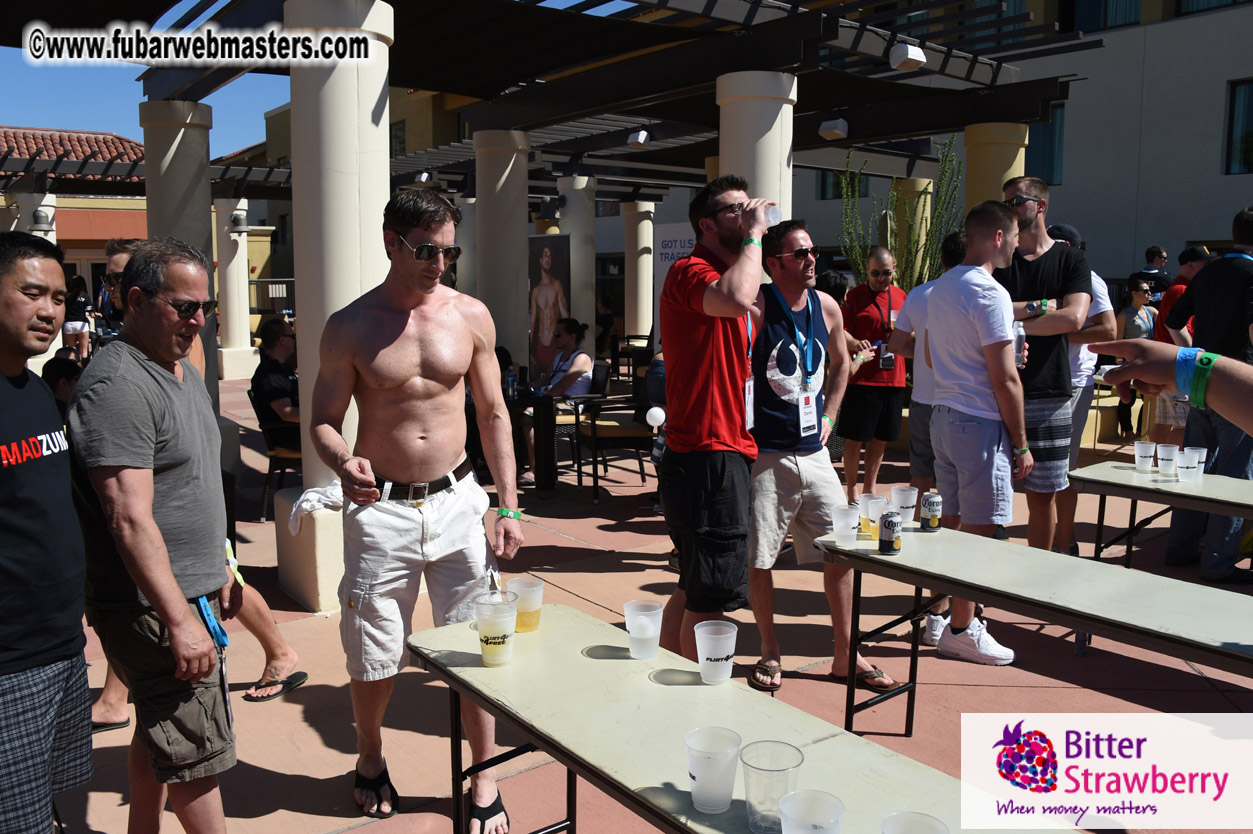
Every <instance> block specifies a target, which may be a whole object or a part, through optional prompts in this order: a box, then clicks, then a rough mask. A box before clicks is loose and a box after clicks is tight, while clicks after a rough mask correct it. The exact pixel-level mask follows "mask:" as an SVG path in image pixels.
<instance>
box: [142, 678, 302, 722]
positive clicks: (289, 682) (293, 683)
mask: <svg viewBox="0 0 1253 834" xmlns="http://www.w3.org/2000/svg"><path fill="white" fill-rule="evenodd" d="M307 680H309V676H308V675H307V674H305V673H304V672H292V673H291V677H287V678H283V679H282V680H281V681H265V680H261V681H257V682H256V683H254V684H253V685H252V687H253V689H260V688H261V687H263V686H279V687H282V688H281V689H279V691H278V692H274V693H271V694H269V695H245V696H244V700H245V701H251V702H252V703H261V702H262V701H273V700H274V699H275V698H281V697H283V696H284V695H286V694H287V693H288V692H291V691H292V690H293V689H295V688H296V687H298V686H300V685H302V684H303V683H304V682H305V681H307ZM126 723H127V724H129V723H130V721H129V720H128V721H127V722H126Z"/></svg>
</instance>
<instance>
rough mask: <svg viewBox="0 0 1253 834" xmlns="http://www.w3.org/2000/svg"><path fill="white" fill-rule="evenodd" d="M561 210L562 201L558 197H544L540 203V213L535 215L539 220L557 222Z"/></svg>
mask: <svg viewBox="0 0 1253 834" xmlns="http://www.w3.org/2000/svg"><path fill="white" fill-rule="evenodd" d="M560 208H561V201H560V200H559V199H558V198H556V197H543V198H541V199H540V201H539V211H537V212H536V213H535V218H536V219H537V220H556V219H557V217H558V214H559V209H560Z"/></svg>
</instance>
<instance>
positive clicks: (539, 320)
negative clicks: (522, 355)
mask: <svg viewBox="0 0 1253 834" xmlns="http://www.w3.org/2000/svg"><path fill="white" fill-rule="evenodd" d="M530 253H531V260H530V263H531V268H530V274H531V299H530V319H529V322H530V326H531V334H530V346H531V350H530V353H531V356H530V366H531V368H530V374H531V375H530V378H531V379H538V378H539V375H540V374H542V373H543V372H544V371H545V370H547V368H548V366H549V365H551V364H552V362H553V357H554V356H556V354H557V347H556V346H555V345H554V344H553V331H554V330H555V329H556V327H557V320H558V319H564V318H568V317H569V316H570V301H569V298H570V236H569V235H533V236H532V237H531V238H530Z"/></svg>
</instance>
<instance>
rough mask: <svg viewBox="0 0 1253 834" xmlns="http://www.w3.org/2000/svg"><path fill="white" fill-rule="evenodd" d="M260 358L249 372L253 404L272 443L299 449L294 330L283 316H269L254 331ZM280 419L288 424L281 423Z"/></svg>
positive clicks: (298, 392)
mask: <svg viewBox="0 0 1253 834" xmlns="http://www.w3.org/2000/svg"><path fill="white" fill-rule="evenodd" d="M257 335H258V336H260V337H261V362H260V364H258V365H257V371H256V373H254V374H253V375H252V396H253V405H254V406H255V407H256V411H257V420H258V421H259V422H260V423H261V425H263V426H275V425H277V426H279V428H278V429H272V430H271V432H270V434H271V436H272V437H273V438H274V442H275V444H276V445H278V446H281V447H283V448H284V449H294V450H296V451H300V387H299V386H298V385H297V380H296V368H295V365H296V363H295V362H294V361H293V359H294V358H295V356H296V332H295V331H294V330H292V326H291V325H290V324H289V323H288V322H287V321H285V320H283V319H270V320H269V321H267V322H266V323H265V324H263V325H261V328H260V330H259V331H258V333H257ZM284 423H286V424H288V425H283V424H284Z"/></svg>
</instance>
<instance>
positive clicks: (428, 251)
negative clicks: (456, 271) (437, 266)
mask: <svg viewBox="0 0 1253 834" xmlns="http://www.w3.org/2000/svg"><path fill="white" fill-rule="evenodd" d="M396 237H399V238H400V242H401V243H403V244H404V245H405V246H408V247H409V248H410V249H411V250H413V259H414V260H415V261H421V262H422V263H426V262H427V261H433V260H435V256H436V255H443V256H444V260H445V261H446V262H447V263H450V264H455V263H456V262H457V258H460V257H461V247H460V246H445V247H442V248H441V247H439V246H436V245H435V244H434V243H419V244H418V245H417V246H414V245H412V244H410V243H409V241H407V240H405V239H404V238H403V237H400V235H396Z"/></svg>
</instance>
